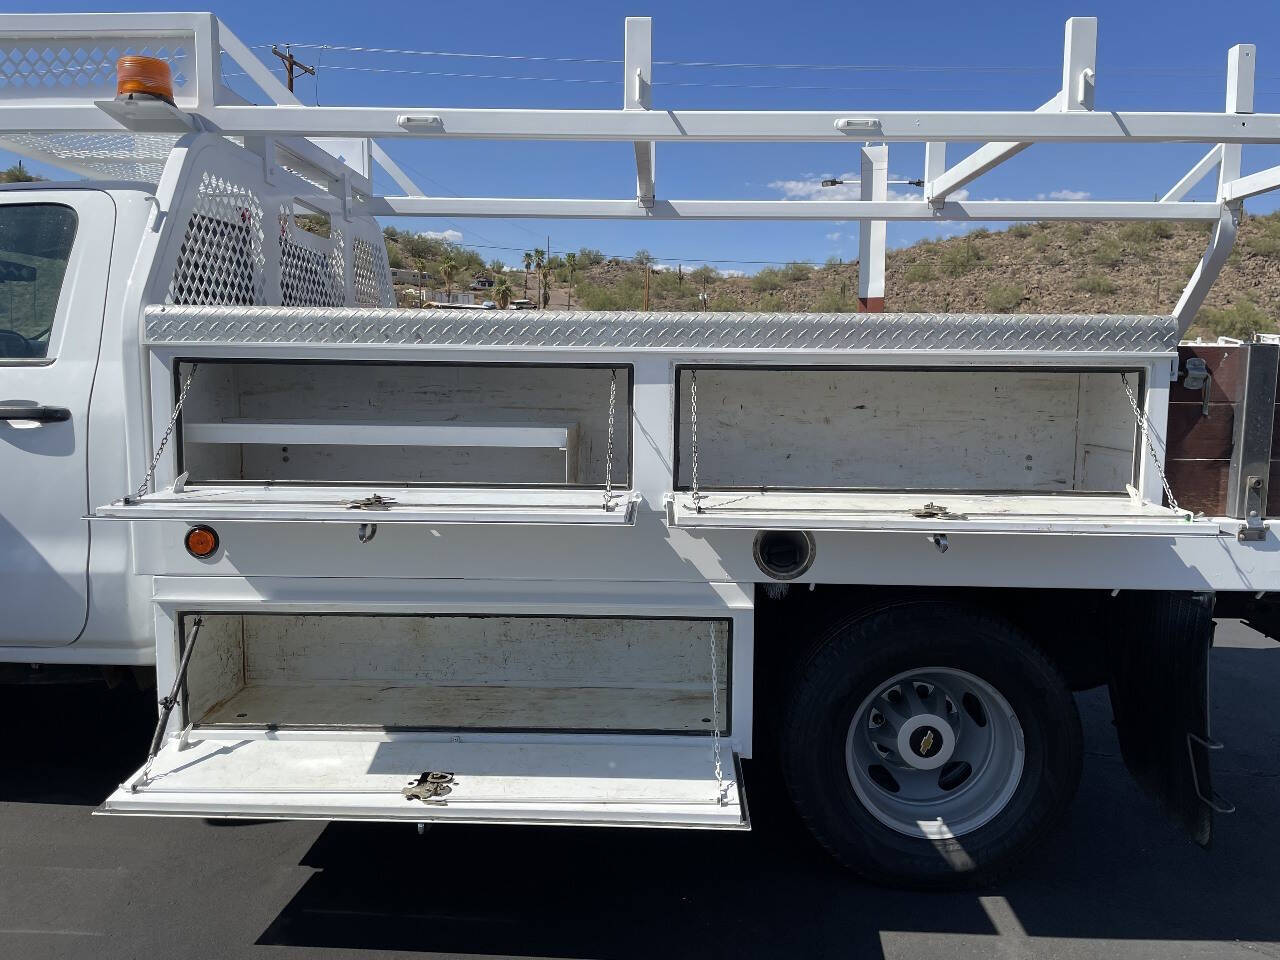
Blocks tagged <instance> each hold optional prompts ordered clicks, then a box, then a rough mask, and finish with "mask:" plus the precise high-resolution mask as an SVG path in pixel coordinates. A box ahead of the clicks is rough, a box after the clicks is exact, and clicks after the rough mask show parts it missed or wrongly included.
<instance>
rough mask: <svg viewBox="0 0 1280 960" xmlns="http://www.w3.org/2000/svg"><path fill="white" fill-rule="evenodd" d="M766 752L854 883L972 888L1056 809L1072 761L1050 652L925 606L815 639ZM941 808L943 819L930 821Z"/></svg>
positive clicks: (943, 607) (1075, 761) (1069, 711)
mask: <svg viewBox="0 0 1280 960" xmlns="http://www.w3.org/2000/svg"><path fill="white" fill-rule="evenodd" d="M908 681H909V683H908ZM908 686H909V687H910V690H908ZM895 697H896V699H895ZM908 698H913V699H908ZM957 700H958V701H959V703H957V702H955V701H957ZM868 705H870V706H868ZM881 708H883V710H884V713H883V714H881V713H880V709H881ZM904 717H905V719H904ZM891 718H892V719H891ZM939 719H941V720H942V721H943V722H937V721H938V720H939ZM855 720H856V721H857V725H856V726H855ZM981 721H985V722H981ZM935 728H936V729H935ZM933 734H936V737H935V736H934V735H933ZM886 744H887V746H886ZM938 744H941V746H938ZM984 744H985V746H984ZM780 747H781V752H782V756H781V762H782V771H783V776H784V779H785V781H786V785H787V789H788V792H789V793H790V795H791V799H792V801H793V803H794V804H795V806H796V808H797V810H798V811H799V814H800V817H801V818H802V819H803V820H804V821H805V823H806V825H807V826H808V828H809V829H810V830H811V831H812V832H813V834H814V835H815V836H816V837H817V839H818V840H819V842H821V843H822V845H823V846H825V847H826V848H827V850H828V851H829V852H830V853H831V854H832V855H833V856H834V857H835V858H836V859H837V860H839V861H840V862H841V863H842V864H844V865H845V866H847V867H848V868H850V869H851V870H854V871H855V872H857V873H859V874H861V875H862V876H864V877H866V878H867V879H869V880H871V881H873V882H876V883H881V884H888V885H892V886H901V887H908V888H912V889H957V888H964V887H973V886H982V885H985V884H988V883H991V882H993V881H994V880H995V879H997V878H998V877H999V876H1001V875H1003V874H1004V873H1005V872H1007V871H1008V870H1009V869H1011V868H1012V867H1014V866H1015V865H1016V864H1017V863H1018V861H1019V860H1020V859H1021V858H1022V857H1023V856H1024V855H1026V854H1027V853H1028V852H1029V851H1030V850H1031V849H1032V848H1033V847H1034V846H1035V845H1036V844H1037V843H1039V842H1040V841H1041V840H1042V839H1043V838H1044V837H1045V835H1046V833H1047V832H1048V831H1049V830H1050V829H1051V828H1052V827H1053V826H1054V825H1055V823H1056V822H1057V821H1058V820H1059V819H1060V817H1061V815H1062V814H1063V813H1064V811H1065V810H1066V808H1067V806H1068V805H1069V804H1070V802H1071V799H1072V797H1073V796H1074V794H1075V791H1076V787H1077V785H1078V783H1079V780H1080V765H1081V752H1082V749H1081V730H1080V716H1079V713H1078V712H1077V711H1076V705H1075V701H1074V699H1073V698H1072V696H1071V692H1070V690H1069V689H1068V687H1067V685H1066V682H1065V681H1064V679H1063V677H1062V674H1061V673H1060V672H1059V671H1058V669H1057V668H1056V667H1055V666H1054V665H1053V663H1052V662H1051V661H1050V660H1049V659H1048V657H1046V656H1045V655H1044V654H1043V653H1041V652H1040V650H1039V649H1037V648H1036V647H1035V646H1034V645H1033V644H1032V643H1031V642H1030V641H1029V640H1028V639H1027V638H1026V637H1025V636H1024V635H1023V634H1022V633H1021V632H1019V631H1018V630H1017V629H1016V628H1015V627H1014V626H1012V625H1011V624H1009V623H1007V622H1006V621H1004V620H1001V619H999V618H997V617H993V616H989V615H987V614H984V613H982V612H979V611H976V610H973V609H970V608H967V607H964V606H962V605H959V604H955V603H946V602H924V601H921V602H908V603H903V604H899V605H896V606H892V607H888V608H882V609H879V610H875V611H872V612H870V613H864V614H860V615H857V616H854V617H852V618H849V619H847V620H845V621H843V622H840V623H838V624H836V625H835V626H834V627H832V628H831V629H830V630H829V631H827V633H826V634H825V635H824V636H823V637H822V638H821V639H820V641H819V642H818V643H817V644H816V645H815V646H814V648H813V650H812V651H811V652H810V654H809V655H808V657H807V658H805V659H804V661H803V662H802V663H801V664H800V666H799V669H798V670H797V673H796V676H795V678H794V680H793V684H792V687H791V691H790V696H789V698H788V702H787V704H786V707H785V711H784V716H783V722H782V730H781V737H780ZM922 750H923V753H922ZM930 750H932V751H933V752H932V754H931V755H926V754H928V752H929V751H930ZM886 751H887V752H886ZM944 754H945V759H946V762H945V763H944V764H943V765H942V766H940V767H929V769H918V768H917V766H916V765H921V766H928V765H929V764H934V763H942V762H943V760H944ZM878 755H879V756H878ZM879 757H883V760H882V761H881V760H879ZM961 757H967V758H969V759H970V760H972V762H971V763H966V762H965V760H962V759H959V758H961ZM877 766H878V767H880V770H879V771H877V770H875V769H874V768H875V767H877ZM966 766H967V767H968V770H969V772H968V773H967V774H966V773H965V767H966ZM935 769H936V770H937V771H938V772H937V773H936V774H935V773H934V770H935ZM885 772H887V773H888V777H887V778H886V777H885V776H883V773H885ZM957 778H960V779H959V783H960V785H959V786H954V785H953V784H954V783H955V782H956V781H957ZM944 786H945V789H944ZM893 787H897V790H896V791H895V790H893V789H892V788H893ZM913 794H914V795H913ZM935 794H936V798H935ZM940 811H945V812H946V813H947V815H948V816H949V817H951V821H950V823H948V822H947V821H946V818H944V819H943V821H940V822H931V821H934V820H935V818H936V817H937V816H938V815H939V813H940ZM913 818H916V819H913ZM952 824H955V825H956V829H950V827H951V825H952Z"/></svg>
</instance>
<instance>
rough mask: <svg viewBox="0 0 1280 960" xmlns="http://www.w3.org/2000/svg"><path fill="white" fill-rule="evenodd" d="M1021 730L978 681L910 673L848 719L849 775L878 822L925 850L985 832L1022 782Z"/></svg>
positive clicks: (958, 673) (933, 671)
mask: <svg viewBox="0 0 1280 960" xmlns="http://www.w3.org/2000/svg"><path fill="white" fill-rule="evenodd" d="M1025 757H1026V749H1025V746H1024V743H1023V737H1022V724H1020V723H1019V722H1018V718H1017V716H1016V715H1015V714H1014V712H1013V708H1012V707H1010V706H1009V702H1008V701H1007V700H1005V698H1004V697H1003V696H1001V694H1000V693H999V691H997V690H996V688H995V687H993V686H991V684H989V683H987V682H986V681H985V680H983V679H982V678H981V677H976V676H974V675H973V674H971V673H967V672H965V671H964V670H956V669H954V668H952V667H924V668H921V669H918V670H908V671H906V672H904V673H900V674H898V675H897V676H895V677H892V678H890V679H889V680H887V681H885V682H884V683H882V684H880V685H878V686H877V687H876V689H875V690H874V691H873V692H872V693H871V694H870V695H869V696H868V697H867V698H866V699H865V700H863V701H862V704H861V706H859V707H858V709H857V711H856V712H855V713H854V715H853V722H852V723H850V725H849V733H848V735H847V736H846V738H845V766H846V767H847V769H848V773H849V780H850V782H851V783H852V785H853V791H854V793H855V794H857V797H858V799H859V800H860V801H861V802H862V805H863V806H864V807H866V808H867V810H868V812H870V813H871V815H872V816H874V817H875V818H876V819H877V820H879V821H880V822H881V823H883V824H884V825H885V826H887V827H890V828H892V829H893V830H896V831H897V832H898V833H901V834H905V835H906V836H909V837H923V838H925V839H929V840H938V839H948V838H951V837H960V836H963V835H964V834H966V833H971V832H973V831H974V830H977V829H978V828H979V827H982V826H984V825H985V824H987V823H990V822H991V820H992V819H993V818H994V817H995V816H997V815H998V814H999V813H1000V811H1001V810H1003V809H1004V808H1005V807H1006V806H1007V805H1008V803H1009V800H1010V799H1011V798H1012V797H1013V794H1014V792H1015V791H1016V790H1017V789H1018V783H1019V782H1020V781H1021V780H1022V769H1023V763H1024V760H1025Z"/></svg>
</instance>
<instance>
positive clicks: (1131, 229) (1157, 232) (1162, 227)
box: [1120, 220, 1173, 246]
mask: <svg viewBox="0 0 1280 960" xmlns="http://www.w3.org/2000/svg"><path fill="white" fill-rule="evenodd" d="M1172 236H1173V227H1171V226H1169V224H1167V223H1165V222H1164V221H1163V220H1139V221H1137V222H1136V223H1126V224H1125V225H1124V226H1123V227H1121V228H1120V239H1121V240H1123V241H1124V242H1125V243H1132V244H1134V245H1137V246H1143V245H1146V244H1150V243H1153V242H1154V241H1156V240H1167V239H1169V238H1170V237H1172Z"/></svg>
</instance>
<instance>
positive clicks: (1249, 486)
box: [1236, 476, 1267, 543]
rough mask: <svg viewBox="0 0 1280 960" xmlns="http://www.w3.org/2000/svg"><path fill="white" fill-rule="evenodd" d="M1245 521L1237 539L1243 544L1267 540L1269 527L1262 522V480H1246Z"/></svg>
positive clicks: (1251, 477) (1255, 478)
mask: <svg viewBox="0 0 1280 960" xmlns="http://www.w3.org/2000/svg"><path fill="white" fill-rule="evenodd" d="M1244 506H1245V519H1244V523H1242V524H1240V529H1239V530H1237V531H1236V539H1237V540H1239V541H1240V542H1241V543H1248V542H1250V541H1256V540H1265V539H1267V525H1266V524H1265V523H1263V521H1262V512H1263V508H1262V478H1261V477H1254V476H1250V477H1247V478H1246V479H1245V490H1244Z"/></svg>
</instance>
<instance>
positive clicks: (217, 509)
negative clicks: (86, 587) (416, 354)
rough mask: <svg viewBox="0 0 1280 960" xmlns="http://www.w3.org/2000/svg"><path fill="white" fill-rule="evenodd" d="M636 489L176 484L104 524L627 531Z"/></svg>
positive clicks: (102, 512) (99, 515)
mask: <svg viewBox="0 0 1280 960" xmlns="http://www.w3.org/2000/svg"><path fill="white" fill-rule="evenodd" d="M637 500H638V497H637V496H636V495H635V494H634V493H633V492H630V491H619V492H616V493H611V494H610V495H608V496H606V494H604V493H603V492H601V491H599V490H548V489H536V488H533V489H507V488H501V489H498V488H495V489H484V488H471V489H468V488H442V487H379V488H376V489H374V488H360V489H359V490H358V491H356V490H351V491H344V490H335V489H334V488H332V487H303V486H285V485H272V484H256V485H247V484H234V485H231V484H227V485H223V484H219V485H216V486H213V485H211V486H201V487H183V486H182V485H180V484H179V485H177V487H176V488H175V487H168V488H165V489H162V490H157V491H156V492H155V493H148V494H145V495H144V496H141V497H126V498H124V499H121V500H115V501H113V502H111V503H109V504H106V505H105V506H101V507H98V509H97V510H95V511H94V518H95V519H99V520H187V521H191V522H210V523H212V522H220V523H225V522H229V521H237V520H240V521H256V522H285V521H307V522H311V523H516V524H589V525H608V526H625V525H629V524H631V523H633V522H634V521H635V506H636V502H637Z"/></svg>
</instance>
